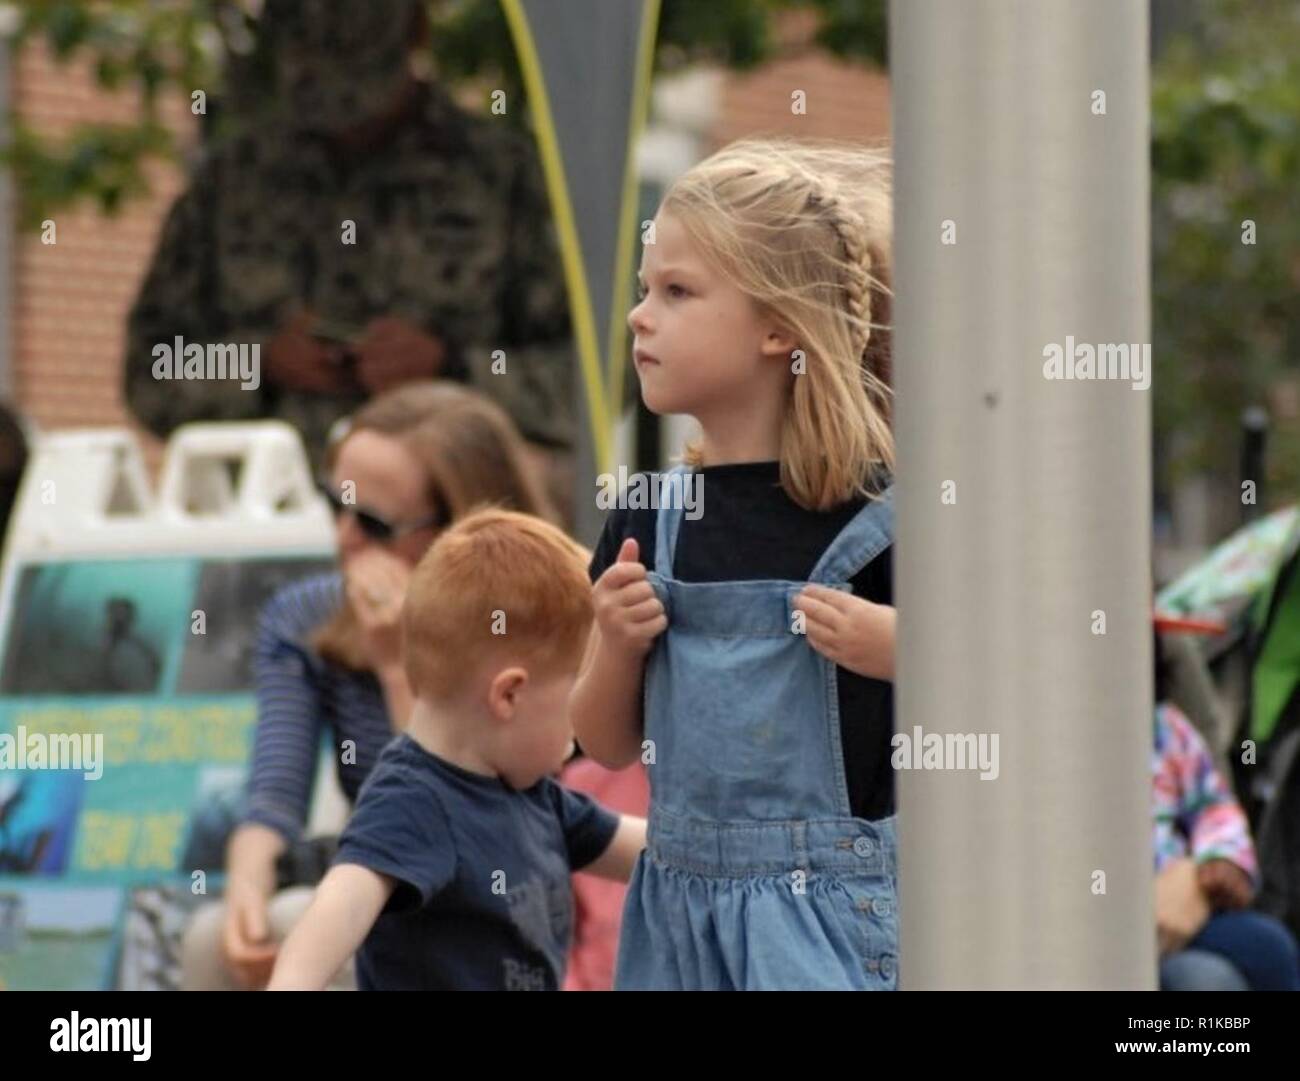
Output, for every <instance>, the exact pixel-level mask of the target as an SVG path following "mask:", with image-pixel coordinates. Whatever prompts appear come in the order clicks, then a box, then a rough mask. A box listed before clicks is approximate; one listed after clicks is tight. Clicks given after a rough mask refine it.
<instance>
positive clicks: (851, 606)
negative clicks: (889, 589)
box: [794, 582, 896, 679]
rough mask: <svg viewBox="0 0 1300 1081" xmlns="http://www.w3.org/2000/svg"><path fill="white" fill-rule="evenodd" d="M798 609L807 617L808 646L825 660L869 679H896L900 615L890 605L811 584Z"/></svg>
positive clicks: (798, 600)
mask: <svg viewBox="0 0 1300 1081" xmlns="http://www.w3.org/2000/svg"><path fill="white" fill-rule="evenodd" d="M794 608H795V611H797V612H802V613H803V614H804V631H805V633H806V634H807V635H808V644H809V645H810V646H812V647H813V649H815V650H816V651H817V652H818V653H820V654H821V655H822V656H823V657H826V658H827V659H829V660H832V661H834V662H835V663H836V664H838V665H839V666H840V667H841V668H847V669H848V670H849V671H850V672H854V673H856V674H857V675H860V676H866V677H867V678H868V679H893V678H894V631H895V623H896V612H895V610H894V609H893V608H891V607H890V606H889V605H887V604H873V603H872V602H871V601H868V600H863V598H861V597H855V596H854V595H853V594H852V593H843V592H841V591H840V590H838V589H830V588H829V587H827V586H820V585H814V584H813V583H811V582H810V583H808V585H806V586H804V587H803V589H802V590H801V591H800V592H799V595H798V596H797V597H795V599H794Z"/></svg>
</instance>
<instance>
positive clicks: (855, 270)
mask: <svg viewBox="0 0 1300 1081" xmlns="http://www.w3.org/2000/svg"><path fill="white" fill-rule="evenodd" d="M809 184H810V187H811V191H810V193H809V195H808V205H809V206H810V207H815V208H819V209H821V211H822V212H823V214H824V215H825V220H826V224H827V225H829V226H830V228H831V232H833V233H834V234H835V235H836V237H837V238H838V239H839V242H840V247H842V248H843V249H844V255H845V257H846V262H845V264H844V277H845V283H844V306H845V308H846V309H847V311H848V313H849V316H850V318H851V325H850V334H851V336H852V341H853V343H854V352H855V353H856V355H857V356H859V357H861V356H863V355H864V354H865V353H866V351H867V344H868V342H869V341H870V339H871V269H870V268H871V264H872V258H871V250H870V248H869V247H868V246H867V243H866V240H865V237H864V228H863V224H862V221H861V219H859V218H858V216H857V215H856V214H855V213H853V212H852V211H851V210H850V209H849V208H848V207H846V206H845V205H844V203H843V202H842V201H841V200H840V199H839V198H838V197H837V196H836V195H835V194H833V193H832V192H831V191H829V190H828V189H827V188H826V187H825V186H824V185H823V184H822V182H821V181H820V180H819V179H818V178H817V177H815V176H810V177H809Z"/></svg>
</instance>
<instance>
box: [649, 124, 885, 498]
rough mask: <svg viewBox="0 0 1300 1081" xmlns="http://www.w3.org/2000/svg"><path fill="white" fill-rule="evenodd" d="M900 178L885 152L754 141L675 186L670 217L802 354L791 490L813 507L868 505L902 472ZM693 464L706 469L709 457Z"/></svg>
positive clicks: (788, 440)
mask: <svg viewBox="0 0 1300 1081" xmlns="http://www.w3.org/2000/svg"><path fill="white" fill-rule="evenodd" d="M890 169H891V166H890V161H889V157H888V155H887V154H886V153H885V152H884V151H882V150H878V149H871V148H867V147H862V146H854V145H850V144H843V143H826V142H819V143H798V142H794V141H792V140H788V139H778V138H754V139H744V140H741V141H739V142H736V143H732V144H731V145H729V146H727V147H724V148H723V149H722V150H720V151H718V152H717V153H716V154H714V155H713V156H712V157H709V158H707V159H705V160H704V161H702V162H700V163H699V164H698V165H696V166H695V167H694V168H692V169H691V170H690V171H689V172H687V173H685V174H684V175H683V176H681V177H680V178H679V179H677V180H676V181H675V182H674V183H673V184H672V186H671V187H670V188H669V190H668V192H667V194H666V195H665V196H664V199H663V203H662V206H661V210H663V211H665V212H667V213H669V214H672V215H673V217H675V218H676V219H677V220H678V221H679V222H681V224H682V226H683V227H684V228H685V229H686V231H687V232H688V233H689V234H690V236H691V239H692V240H693V241H694V242H695V244H696V245H697V246H698V247H699V248H700V250H701V252H702V253H703V254H704V256H705V257H706V258H708V259H709V260H710V261H711V262H713V263H714V265H715V266H716V267H717V269H718V270H719V271H720V272H721V273H722V274H724V275H725V276H726V277H727V278H728V279H729V280H730V281H731V282H733V283H734V284H735V285H736V286H737V287H738V288H739V289H740V290H741V291H742V292H744V293H746V294H747V295H748V296H749V297H751V298H752V299H753V301H754V302H755V303H756V304H757V305H758V307H759V310H760V311H762V312H764V313H765V314H768V315H772V316H775V317H776V318H777V319H778V320H779V321H780V323H781V324H782V325H784V326H785V327H786V328H787V329H788V330H789V332H790V333H791V334H792V336H793V337H794V338H795V340H796V342H797V348H798V349H800V350H802V352H803V356H802V358H796V359H802V362H803V366H802V369H801V370H799V369H796V368H795V366H794V365H793V364H792V372H791V376H790V382H791V387H790V396H789V400H788V402H787V405H786V412H785V420H784V423H783V426H782V432H781V452H780V454H781V484H782V486H783V487H784V488H785V490H786V492H787V493H788V494H789V495H790V497H791V498H792V499H793V500H794V501H795V502H796V503H798V504H800V505H801V506H803V507H807V508H809V509H818V510H824V509H826V508H828V507H831V506H834V505H835V504H837V503H842V502H844V501H846V500H848V499H850V498H852V497H853V496H855V495H867V496H868V497H870V496H871V495H873V494H876V493H874V492H872V491H871V490H870V485H869V478H870V477H871V476H872V474H873V473H874V471H875V470H877V469H881V468H883V469H884V470H887V471H889V472H891V473H892V471H893V467H894V441H893V434H892V432H891V431H890V404H889V396H890V390H889V383H890V376H891V370H890V336H889V319H890V297H891V291H890V261H891V254H892V242H891V232H892V225H891V222H892V203H891V176H890ZM796 371H799V374H795V372H796ZM685 459H686V461H687V462H688V463H689V464H691V465H701V464H705V463H703V461H702V457H701V453H700V449H699V447H698V446H688V447H687V449H686V455H685Z"/></svg>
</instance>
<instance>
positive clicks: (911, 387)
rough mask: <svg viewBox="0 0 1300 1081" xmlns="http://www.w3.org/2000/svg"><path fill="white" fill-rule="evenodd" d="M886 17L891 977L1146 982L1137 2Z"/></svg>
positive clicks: (1142, 228) (1142, 244)
mask: <svg viewBox="0 0 1300 1081" xmlns="http://www.w3.org/2000/svg"><path fill="white" fill-rule="evenodd" d="M891 23H892V25H891V50H890V67H891V71H892V78H893V109H894V116H893V130H894V133H895V134H894V140H895V158H896V173H895V191H896V199H897V208H896V253H897V255H896V263H897V266H896V275H895V289H896V293H897V298H896V303H895V307H894V313H895V328H896V330H895V338H894V341H895V346H896V353H897V359H896V364H895V372H896V389H897V394H898V400H897V403H896V404H897V432H898V438H899V463H900V464H899V470H898V479H899V493H898V500H897V511H898V555H897V559H896V563H897V576H898V582H897V589H896V600H897V603H898V606H899V613H900V614H899V650H900V655H899V664H898V696H897V703H898V715H897V726H896V728H897V732H898V733H899V735H906V736H908V738H909V739H911V740H914V741H915V738H916V736H917V735H918V733H916V732H915V727H916V726H919V727H920V728H921V730H922V732H921V733H920V734H919V735H920V736H921V742H922V744H924V737H925V736H926V735H928V734H930V733H934V734H937V735H941V736H942V735H945V734H952V733H972V734H983V735H985V736H986V738H988V742H987V744H986V745H987V746H988V747H991V746H992V740H991V737H992V736H994V735H996V736H997V737H998V741H997V749H998V755H997V776H996V778H992V779H987V780H984V779H981V775H980V772H979V771H977V770H970V769H958V768H954V767H955V765H956V764H957V763H958V762H959V759H957V758H956V757H955V752H954V751H952V750H948V752H947V755H948V757H944V756H943V755H941V756H940V759H939V760H940V761H941V763H942V764H943V765H945V766H947V767H948V768H941V769H931V768H911V769H900V770H899V772H898V774H897V776H898V780H899V791H900V808H899V821H900V830H901V833H900V837H901V840H900V886H899V895H900V896H899V912H900V922H901V932H902V944H901V950H900V952H901V958H900V961H901V986H903V987H904V988H974V989H984V988H990V989H991V988H1028V989H1037V988H1151V987H1152V986H1153V985H1154V982H1155V981H1154V974H1155V960H1156V956H1155V933H1154V921H1153V917H1152V896H1153V891H1152V877H1153V876H1152V860H1153V856H1152V847H1151V817H1150V816H1151V810H1150V808H1151V793H1150V785H1151V779H1150V776H1149V768H1150V767H1149V762H1150V757H1151V725H1152V672H1151V661H1152V658H1151V623H1150V605H1151V574H1150V552H1151V548H1150V541H1151V537H1150V532H1151V530H1150V516H1151V481H1150V466H1151V461H1150V454H1151V452H1150V393H1151V391H1150V390H1143V389H1134V384H1135V383H1137V382H1139V381H1140V380H1138V379H1124V378H1111V379H1096V378H1093V379H1080V378H1076V379H1073V380H1066V379H1054V378H1048V374H1047V371H1046V370H1045V362H1046V360H1047V359H1049V358H1050V354H1045V349H1046V348H1047V347H1048V346H1049V345H1051V344H1053V343H1054V344H1056V345H1057V346H1058V347H1060V349H1061V351H1062V353H1063V354H1064V356H1065V360H1066V361H1067V362H1068V361H1069V360H1070V359H1071V357H1074V358H1079V357H1080V356H1081V354H1080V352H1079V350H1080V345H1079V343H1086V344H1088V345H1090V346H1092V347H1094V348H1098V349H1099V348H1100V347H1101V346H1103V345H1107V346H1109V345H1120V344H1122V345H1126V346H1128V345H1134V346H1139V347H1140V346H1141V345H1142V344H1144V343H1149V342H1150V340H1151V339H1150V315H1149V283H1148V273H1149V271H1148V268H1149V265H1150V260H1149V252H1148V247H1149V239H1148V224H1149V223H1148V199H1149V184H1148V79H1147V70H1148V64H1147V47H1148V42H1147V5H1146V4H1144V3H1135V2H1133V0H1094V2H1092V3H1086V4H1085V3H1079V2H1078V0H906V2H901V3H898V2H896V3H894V4H893V7H892V20H891ZM1098 92H1100V93H1101V94H1104V98H1102V97H1100V96H1099V93H1098ZM1099 110H1104V111H1099ZM1067 338H1068V340H1067ZM1067 350H1068V352H1067ZM1108 352H1109V355H1110V357H1111V360H1112V361H1114V359H1115V356H1116V353H1115V352H1114V351H1108ZM1131 353H1132V354H1133V359H1140V358H1141V355H1142V350H1141V349H1140V348H1134V349H1132V350H1131ZM1074 370H1075V371H1076V372H1079V374H1082V371H1080V369H1078V368H1075V369H1074ZM1146 370H1147V373H1148V374H1149V372H1150V366H1149V362H1148V365H1147V369H1146ZM1134 371H1136V369H1134V368H1130V369H1129V374H1130V375H1132V374H1133V372H1134ZM954 497H955V502H952V500H953V498H954ZM1103 621H1104V622H1103ZM949 746H950V747H955V743H954V744H950V745H949ZM915 750H916V751H917V752H918V753H916V754H914V757H913V762H912V765H913V767H916V766H918V765H919V766H922V767H924V766H925V765H926V762H925V759H924V757H923V755H922V754H920V753H919V752H920V751H921V747H916V748H915ZM918 759H919V760H920V761H917V760H918Z"/></svg>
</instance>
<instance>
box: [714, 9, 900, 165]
mask: <svg viewBox="0 0 1300 1081" xmlns="http://www.w3.org/2000/svg"><path fill="white" fill-rule="evenodd" d="M816 29H817V16H816V13H815V12H790V13H788V14H786V15H785V16H784V17H783V18H782V19H781V20H780V21H779V23H778V24H777V27H776V31H775V36H776V38H777V41H778V42H779V48H780V53H781V55H780V57H779V58H778V59H775V60H772V61H771V62H769V63H767V64H764V65H763V66H762V67H760V68H757V69H755V70H754V71H752V72H747V73H738V72H731V73H728V74H727V75H726V77H725V78H724V80H723V85H722V95H721V101H720V103H719V111H718V122H717V124H716V125H715V126H714V129H713V131H712V132H711V133H710V135H711V137H712V140H713V143H714V146H715V147H716V146H721V145H723V144H724V143H728V142H730V141H731V140H733V139H737V138H740V137H741V136H744V135H758V134H772V135H791V136H796V137H802V138H810V139H849V140H857V141H863V142H870V143H875V142H878V141H882V140H886V139H888V138H889V77H888V75H886V74H885V72H883V71H880V70H878V69H873V68H868V67H866V66H865V65H863V64H853V63H848V62H845V61H842V60H839V59H837V58H835V57H833V56H831V55H830V54H829V53H826V52H824V51H822V50H820V49H817V48H816V47H815V46H814V45H813V43H812V39H813V36H814V34H815V32H816ZM796 90H802V91H803V92H804V99H805V100H804V108H805V110H806V111H805V112H804V113H803V114H802V115H800V114H796V113H794V112H792V111H791V104H792V98H791V95H792V93H793V92H794V91H796Z"/></svg>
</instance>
